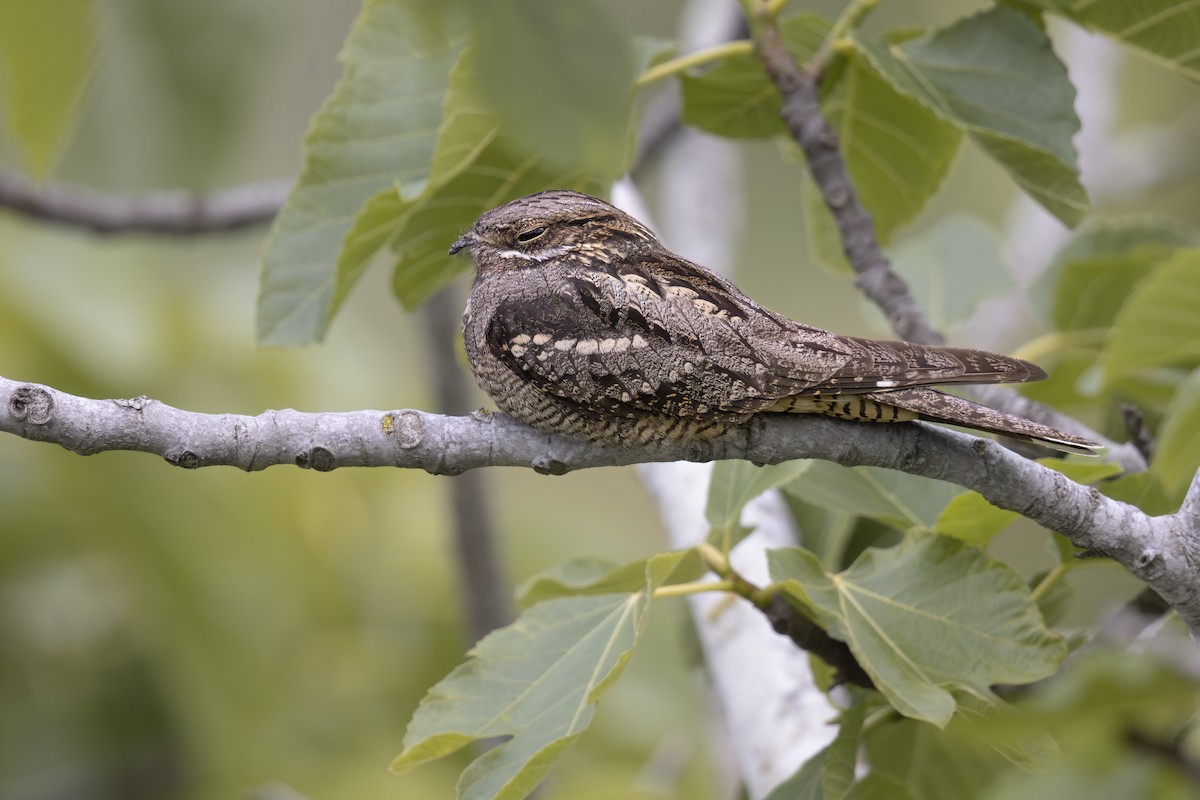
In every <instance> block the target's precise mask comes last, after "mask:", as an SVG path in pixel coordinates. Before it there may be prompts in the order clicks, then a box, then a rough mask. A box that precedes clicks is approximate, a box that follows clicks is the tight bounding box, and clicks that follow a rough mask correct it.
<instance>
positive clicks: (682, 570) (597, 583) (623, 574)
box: [517, 548, 708, 608]
mask: <svg viewBox="0 0 1200 800" xmlns="http://www.w3.org/2000/svg"><path fill="white" fill-rule="evenodd" d="M651 561H653V562H654V565H655V566H654V570H655V574H658V575H660V576H661V577H660V578H659V579H658V583H657V585H658V586H670V585H673V584H676V583H687V582H689V581H694V580H696V579H697V578H699V577H700V576H701V575H703V574H704V573H705V572H707V571H708V567H707V566H705V564H704V559H702V558H701V557H700V552H699V551H698V550H696V549H694V548H693V549H688V550H672V551H670V552H668V553H659V554H657V555H653V556H648V557H646V558H638V559H634V560H633V561H628V562H626V563H624V564H619V565H614V564H610V563H608V562H606V561H602V560H600V559H594V558H586V559H575V560H572V561H568V562H566V563H564V564H559V565H557V566H554V567H551V568H550V569H548V570H546V571H545V572H541V573H539V574H537V575H534V576H533V577H532V578H529V579H528V580H526V581H525V582H524V583H522V584H521V585H520V586H519V587H517V603H518V604H519V605H520V606H521V608H529V607H530V606H532V605H535V604H537V603H540V602H542V601H543V600H549V599H552V598H556V597H577V596H580V595H593V594H614V593H619V592H636V591H637V590H639V589H640V588H641V587H642V586H643V585H644V584H645V582H646V574H647V570H648V569H649V565H650V562H651Z"/></svg>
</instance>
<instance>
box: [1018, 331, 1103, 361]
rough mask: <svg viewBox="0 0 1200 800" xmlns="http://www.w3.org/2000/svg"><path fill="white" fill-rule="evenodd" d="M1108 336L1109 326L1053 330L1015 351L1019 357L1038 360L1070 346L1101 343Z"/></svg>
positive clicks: (1087, 345)
mask: <svg viewBox="0 0 1200 800" xmlns="http://www.w3.org/2000/svg"><path fill="white" fill-rule="evenodd" d="M1106 336H1108V328H1080V329H1078V330H1073V331H1052V332H1050V333H1047V334H1043V335H1041V336H1039V337H1037V338H1036V339H1031V340H1029V341H1028V342H1026V343H1025V344H1023V345H1021V346H1020V347H1018V348H1017V351H1016V352H1015V353H1013V355H1015V356H1016V357H1017V358H1023V359H1025V360H1026V361H1033V362H1035V363H1036V362H1038V361H1040V360H1042V359H1043V358H1044V357H1045V356H1046V355H1048V354H1050V353H1053V352H1055V351H1057V350H1066V349H1067V348H1070V347H1089V346H1096V345H1101V344H1103V343H1104V339H1105V337H1106Z"/></svg>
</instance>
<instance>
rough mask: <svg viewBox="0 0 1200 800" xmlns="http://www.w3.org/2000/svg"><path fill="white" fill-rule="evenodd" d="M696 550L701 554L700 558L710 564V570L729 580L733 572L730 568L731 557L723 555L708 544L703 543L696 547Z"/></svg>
mask: <svg viewBox="0 0 1200 800" xmlns="http://www.w3.org/2000/svg"><path fill="white" fill-rule="evenodd" d="M696 549H697V550H698V551H699V552H700V557H701V558H703V559H704V561H705V563H706V564H708V568H709V569H711V570H712V571H713V572H715V573H717V575H719V576H721V577H722V578H728V577H729V575H730V573H731V572H732V571H733V570H732V568H731V567H730V566H729V556H728V555H726V554H725V553H722V552H721V551H720V550H718V549H717V548H715V547H713V546H712V545H711V544H709V543H708V542H701V543H700V544H698V545H696Z"/></svg>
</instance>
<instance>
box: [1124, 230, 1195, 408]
mask: <svg viewBox="0 0 1200 800" xmlns="http://www.w3.org/2000/svg"><path fill="white" fill-rule="evenodd" d="M1197 309H1200V250H1194V249H1182V250H1177V251H1175V253H1173V254H1172V255H1171V257H1170V258H1168V259H1167V260H1166V261H1165V262H1163V263H1162V264H1161V265H1160V266H1159V267H1158V268H1157V269H1155V270H1154V271H1153V272H1152V273H1151V274H1150V275H1148V276H1146V277H1145V278H1143V279H1142V281H1141V282H1140V283H1138V284H1137V286H1136V287H1135V288H1134V290H1133V293H1132V294H1131V295H1130V296H1129V299H1128V300H1126V301H1125V304H1124V305H1122V306H1121V310H1120V311H1119V312H1118V313H1117V318H1116V320H1114V322H1113V327H1112V330H1111V331H1109V336H1108V341H1107V343H1106V345H1105V348H1104V352H1103V354H1102V356H1101V363H1102V364H1103V367H1104V374H1105V380H1106V381H1107V382H1108V383H1109V384H1110V385H1112V384H1115V383H1116V382H1118V381H1121V380H1123V379H1124V378H1125V377H1126V376H1128V375H1130V374H1132V373H1135V372H1140V371H1145V370H1151V369H1154V368H1156V367H1163V366H1168V365H1170V366H1175V365H1183V366H1189V367H1190V366H1194V365H1195V364H1196V363H1197V362H1198V361H1200V313H1197Z"/></svg>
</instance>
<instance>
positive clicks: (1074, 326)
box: [1029, 218, 1200, 330]
mask: <svg viewBox="0 0 1200 800" xmlns="http://www.w3.org/2000/svg"><path fill="white" fill-rule="evenodd" d="M1197 245H1200V233H1198V232H1197V231H1195V230H1193V229H1191V228H1189V227H1187V226H1185V225H1183V224H1182V223H1179V222H1175V221H1174V220H1165V219H1150V218H1129V219H1103V220H1096V221H1091V222H1088V223H1087V224H1085V225H1083V226H1081V227H1080V228H1079V229H1078V230H1076V231H1075V232H1074V233H1073V234H1072V236H1071V238H1070V239H1069V240H1068V241H1067V243H1066V244H1065V245H1063V247H1062V248H1061V249H1060V250H1059V251H1058V253H1057V254H1055V256H1054V260H1053V261H1052V262H1051V263H1050V266H1049V267H1047V268H1046V270H1045V271H1044V272H1043V273H1042V274H1041V275H1040V276H1038V279H1037V280H1036V281H1035V282H1034V286H1033V289H1032V290H1031V291H1030V293H1029V296H1030V301H1031V302H1032V303H1033V305H1034V307H1035V308H1036V309H1037V310H1038V312H1039V314H1040V315H1041V317H1042V319H1044V320H1046V321H1048V322H1051V323H1052V324H1053V325H1054V326H1055V327H1056V328H1057V329H1058V330H1080V329H1086V328H1099V327H1104V328H1107V327H1108V326H1110V325H1112V321H1113V318H1114V317H1116V315H1117V311H1118V310H1119V309H1120V307H1121V304H1122V303H1123V302H1124V301H1125V299H1126V298H1127V297H1128V296H1129V293H1130V292H1131V291H1132V290H1133V287H1134V286H1135V285H1136V284H1137V282H1138V281H1140V280H1141V279H1142V278H1144V277H1145V276H1146V275H1147V274H1148V273H1149V271H1150V270H1151V269H1153V268H1154V266H1156V265H1157V264H1158V263H1160V262H1161V261H1162V259H1164V258H1166V256H1167V255H1169V254H1170V252H1171V251H1173V250H1176V249H1178V248H1180V247H1195V246H1197Z"/></svg>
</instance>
